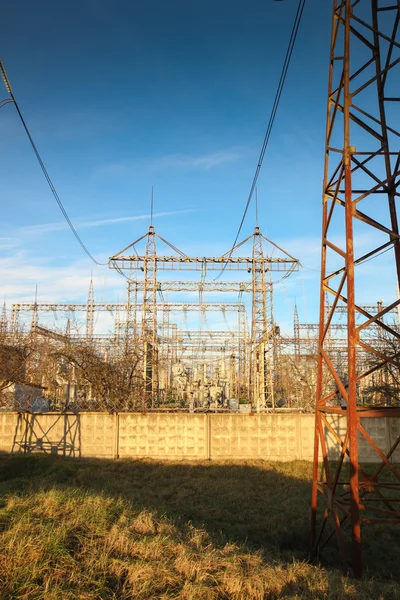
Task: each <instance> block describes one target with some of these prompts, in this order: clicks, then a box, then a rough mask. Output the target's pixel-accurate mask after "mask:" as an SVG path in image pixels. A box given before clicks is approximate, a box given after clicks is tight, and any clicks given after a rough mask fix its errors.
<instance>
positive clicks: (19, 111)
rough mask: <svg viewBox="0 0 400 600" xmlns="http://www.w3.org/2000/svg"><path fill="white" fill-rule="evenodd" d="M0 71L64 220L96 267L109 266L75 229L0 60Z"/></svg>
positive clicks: (0, 104)
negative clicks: (97, 257)
mask: <svg viewBox="0 0 400 600" xmlns="http://www.w3.org/2000/svg"><path fill="white" fill-rule="evenodd" d="M0 71H1V75H2V77H3V81H4V85H5V86H6V89H7V92H8V93H9V94H10V96H11V98H10V100H9V102H13V103H14V105H15V108H16V110H17V113H18V116H19V118H20V120H21V123H22V125H23V127H24V129H25V132H26V135H27V136H28V139H29V141H30V144H31V146H32V148H33V151H34V153H35V156H36V158H37V161H38V163H39V165H40V168H41V169H42V171H43V175H44V176H45V179H46V181H47V183H48V185H49V188H50V189H51V192H52V194H53V196H54V198H55V200H56V202H57V204H58V206H59V208H60V210H61V212H62V214H63V217H64V219H65V220H66V222H67V223H68V226H69V228H70V229H71V231H72V233H73V234H74V236H75V238H76V239H77V241H78V243H79V244H80V246H81V248H82V250H83V251H84V252H85V253H86V254H87V255H88V257H89V258H90V260H92V261H93V262H94V263H95V264H96V265H100V266H105V265H107V263H101V262H99V261H97V260H96V259H95V258H94V256H93V255H92V254H91V253H90V252H89V250H88V249H87V247H86V245H85V244H84V242H83V241H82V238H81V237H80V235H79V233H78V232H77V231H76V229H75V227H74V225H73V223H72V221H71V219H70V218H69V216H68V213H67V211H66V210H65V207H64V205H63V203H62V202H61V199H60V197H59V195H58V193H57V190H56V188H55V187H54V184H53V182H52V180H51V178H50V175H49V173H48V171H47V169H46V167H45V165H44V162H43V160H42V157H41V156H40V154H39V150H38V149H37V147H36V144H35V142H34V141H33V138H32V136H31V134H30V131H29V129H28V126H27V124H26V121H25V119H24V117H23V116H22V113H21V110H20V108H19V106H18V103H17V101H16V99H15V97H14V94H13V92H12V88H11V84H10V82H9V79H8V77H7V73H6V70H5V68H4V65H3V63H2V61H1V59H0ZM6 103H7V101H3V102H2V103H0V108H1V107H2V106H4V104H6Z"/></svg>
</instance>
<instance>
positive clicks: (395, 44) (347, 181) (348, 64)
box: [312, 0, 400, 576]
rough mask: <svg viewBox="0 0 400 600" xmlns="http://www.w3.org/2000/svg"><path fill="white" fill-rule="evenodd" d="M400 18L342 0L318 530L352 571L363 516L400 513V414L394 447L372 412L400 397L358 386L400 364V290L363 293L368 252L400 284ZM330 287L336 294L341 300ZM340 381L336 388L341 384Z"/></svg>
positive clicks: (325, 254)
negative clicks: (383, 295)
mask: <svg viewBox="0 0 400 600" xmlns="http://www.w3.org/2000/svg"><path fill="white" fill-rule="evenodd" d="M399 21H400V3H399V2H398V1H397V2H396V1H395V0H392V1H390V0H356V1H354V0H334V1H333V20H332V37H331V50H330V70H329V90H328V109H327V126H326V150H325V174H324V192H323V225H322V260H321V290H320V324H319V346H318V352H319V364H318V390H317V403H316V420H315V447H314V448H315V452H314V469H313V491H312V539H313V546H314V550H315V553H316V554H317V555H320V553H321V551H322V550H323V548H324V547H325V545H326V544H327V543H328V542H329V540H330V539H332V538H336V541H337V545H338V550H339V554H340V558H341V561H342V565H343V569H344V571H345V572H348V571H352V572H353V573H354V575H356V576H360V575H361V573H362V537H361V528H362V526H363V525H364V524H367V523H392V524H400V510H399V502H400V470H399V469H398V467H397V466H396V464H395V463H394V462H393V458H394V456H395V454H394V453H395V450H396V449H397V448H398V446H399V444H400V431H399V427H398V421H394V422H393V425H392V426H391V431H392V433H393V437H392V440H391V443H390V448H384V447H383V446H382V445H381V444H380V443H379V442H378V440H377V439H376V438H375V439H374V434H373V431H374V429H373V428H372V422H371V421H372V419H376V418H383V417H395V416H397V417H399V416H400V407H395V408H393V407H392V408H389V407H385V406H371V407H363V406H360V402H359V400H360V396H359V391H358V390H359V384H360V382H362V381H363V380H364V379H365V378H366V377H368V376H369V375H370V374H371V373H374V372H378V371H379V370H382V369H385V368H387V367H388V366H390V368H392V369H394V370H396V371H397V373H398V370H399V368H400V361H399V359H398V356H399V354H400V346H399V339H400V334H399V332H398V331H397V330H396V328H394V327H393V326H391V325H390V324H388V323H387V322H386V321H385V318H384V317H385V315H387V314H388V313H389V312H390V311H392V310H394V309H396V308H397V307H398V305H399V300H398V299H397V300H394V301H393V302H391V303H389V304H388V306H386V307H385V308H381V309H380V310H378V311H377V310H375V311H374V312H372V311H369V310H366V309H365V308H363V307H362V306H361V305H360V304H358V303H357V298H356V293H358V292H359V291H360V286H361V285H362V284H361V283H360V281H361V277H362V265H363V264H364V263H366V261H368V269H369V271H370V278H371V281H374V283H375V286H376V289H377V290H379V286H380V285H383V284H382V281H383V282H384V283H385V284H388V283H389V282H390V283H391V284H392V287H393V291H395V290H396V287H397V286H398V284H399V280H400V243H399V240H400V236H399V228H398V218H397V208H396V200H397V199H398V197H399V184H400V178H399V176H400V155H399V151H398V148H399V138H400V135H399V127H398V125H399V121H398V102H399V100H400V98H399V93H398V82H399V80H400V54H399V50H400V39H399ZM396 107H397V112H396V110H395V108H396ZM361 236H364V237H363V239H364V240H368V244H367V248H366V247H365V246H363V245H362V243H360V239H361ZM382 253H385V259H384V269H385V270H384V279H383V280H382V277H381V275H382V269H383V267H382V265H383V262H382V260H380V258H379V257H380V256H381V254H382ZM378 293H379V292H378ZM326 295H330V296H331V298H333V299H332V304H331V306H330V307H329V309H327V308H326V301H325V300H326ZM340 305H342V306H345V307H346V308H345V311H346V318H347V322H346V327H345V330H344V331H345V333H346V343H347V352H346V355H345V358H344V366H345V371H346V378H345V379H343V377H341V374H340V372H339V368H338V366H337V365H336V364H335V361H334V360H333V358H334V357H333V354H332V349H331V347H330V344H329V340H330V338H331V336H330V333H329V331H330V329H331V328H332V327H331V323H332V322H333V320H334V318H335V316H336V314H337V313H338V312H339V310H343V309H340V308H339V306H340ZM356 315H358V319H357V320H356ZM377 328H378V329H379V330H380V331H381V332H382V334H384V336H385V340H386V343H385V345H384V346H382V345H378V344H376V343H374V339H376V337H377V336H376V329H377ZM369 332H371V333H370V335H371V337H370V339H368V333H369ZM360 353H362V354H363V355H364V356H365V355H367V356H368V357H369V363H368V361H367V362H366V361H365V360H360ZM326 382H327V384H326ZM332 388H333V389H334V391H333V392H332V391H329V390H332ZM338 418H341V421H340V426H339V425H338V421H337V419H338ZM328 438H329V441H330V442H331V443H333V444H334V445H335V448H336V452H335V453H334V454H333V451H332V449H331V448H329V451H328ZM361 440H362V441H363V443H366V444H368V446H369V447H370V448H371V449H372V451H373V452H374V456H375V459H376V464H374V465H373V466H370V467H367V466H365V465H362V464H360V463H359V454H358V444H359V443H360V441H361ZM320 459H322V463H321V462H320ZM348 525H349V528H347V526H348ZM348 534H350V540H348V538H347V536H348ZM349 545H350V548H351V550H350V551H349V550H348V548H349ZM384 551H385V552H386V551H387V549H386V548H385V550H384Z"/></svg>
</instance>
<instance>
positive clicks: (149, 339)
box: [142, 225, 158, 408]
mask: <svg viewBox="0 0 400 600" xmlns="http://www.w3.org/2000/svg"><path fill="white" fill-rule="evenodd" d="M156 257H157V248H156V238H155V232H154V227H153V225H150V227H149V231H148V233H147V238H146V250H145V257H144V261H143V267H142V268H143V282H144V288H143V301H142V336H143V377H144V382H145V393H146V404H147V405H148V404H150V405H151V407H152V408H153V407H154V400H155V396H156V394H157V390H158V381H157V379H158V378H157V374H158V366H157V355H158V347H157V264H156Z"/></svg>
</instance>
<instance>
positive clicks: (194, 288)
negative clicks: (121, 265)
mask: <svg viewBox="0 0 400 600" xmlns="http://www.w3.org/2000/svg"><path fill="white" fill-rule="evenodd" d="M128 287H131V288H135V289H136V292H143V290H144V281H139V280H132V281H131V280H129V281H128ZM157 292H199V293H201V292H233V293H237V294H240V293H241V292H242V293H251V281H157Z"/></svg>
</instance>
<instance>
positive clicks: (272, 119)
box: [214, 0, 306, 281]
mask: <svg viewBox="0 0 400 600" xmlns="http://www.w3.org/2000/svg"><path fill="white" fill-rule="evenodd" d="M305 4H306V0H299V3H298V6H297V12H296V16H295V19H294V23H293V27H292V31H291V34H290V39H289V43H288V47H287V50H286V54H285V60H284V62H283V67H282V71H281V75H280V78H279V83H278V86H277V90H276V93H275V99H274V103H273V105H272V109H271V113H270V117H269V121H268V126H267V130H266V132H265V136H264V141H263V144H262V147H261V152H260V156H259V159H258V163H257V167H256V171H255V173H254V177H253V182H252V184H251V188H250V192H249V195H248V198H247V202H246V205H245V208H244V211H243V215H242V219H241V221H240V225H239V229H238V231H237V233H236V237H235V241H234V242H233V244H232V247H231V249H230V251H229V254H228V256H229V257H231V255H232V252H233V250H234V249H235V246H236V244H237V241H238V239H239V235H240V232H241V231H242V227H243V224H244V221H245V218H246V215H247V211H248V209H249V206H250V203H251V200H252V197H253V194H254V190H255V188H256V185H257V180H258V176H259V174H260V171H261V167H262V164H263V161H264V156H265V152H266V150H267V147H268V142H269V138H270V137H271V131H272V128H273V126H274V122H275V117H276V113H277V110H278V106H279V102H280V99H281V96H282V91H283V88H284V85H285V81H286V75H287V72H288V69H289V65H290V60H291V58H292V54H293V49H294V46H295V43H296V38H297V33H298V31H299V27H300V23H301V18H302V16H303V11H304V7H305ZM226 264H227V263H225V265H224V267H223V268H222V269H221V271H220V272H219V274H218V275H217V277H216V278H215V279H214V281H216V280H217V279H219V277H220V276H221V275H222V273H223V272H224V271H225V269H226Z"/></svg>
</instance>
